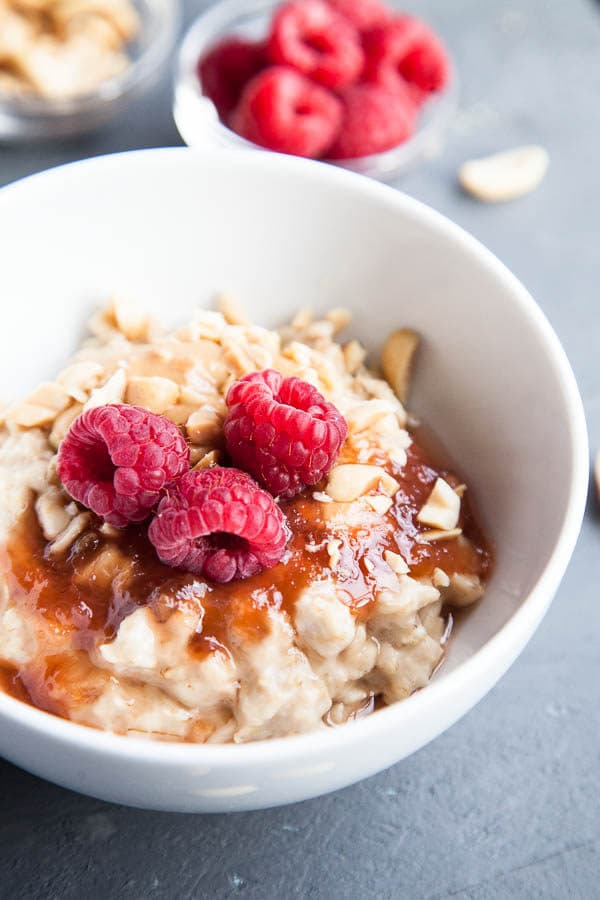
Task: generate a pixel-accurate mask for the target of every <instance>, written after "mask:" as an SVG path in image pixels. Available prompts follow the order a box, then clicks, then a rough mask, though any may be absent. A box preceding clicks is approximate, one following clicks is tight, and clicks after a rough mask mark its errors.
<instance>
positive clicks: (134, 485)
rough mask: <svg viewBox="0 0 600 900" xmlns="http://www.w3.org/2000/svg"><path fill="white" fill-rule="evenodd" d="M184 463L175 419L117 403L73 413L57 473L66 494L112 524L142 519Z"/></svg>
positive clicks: (184, 451)
mask: <svg viewBox="0 0 600 900" xmlns="http://www.w3.org/2000/svg"><path fill="white" fill-rule="evenodd" d="M189 465H190V452H189V448H188V446H187V444H186V442H185V440H184V438H183V436H182V435H181V432H180V431H179V429H178V428H177V426H176V425H174V424H173V423H172V422H170V421H169V420H168V419H165V418H164V416H158V415H156V413H152V412H150V411H149V410H147V409H142V408H141V407H139V406H124V405H121V404H117V403H115V404H109V405H107V406H97V407H95V408H94V409H89V410H88V411H87V412H84V413H82V414H81V415H80V416H78V417H77V418H76V419H75V421H74V422H73V424H72V425H71V427H70V428H69V430H68V432H67V434H66V435H65V438H64V440H63V441H62V443H61V445H60V449H59V451H58V476H59V478H60V480H61V481H62V483H63V484H64V486H65V489H66V490H67V491H68V492H69V494H70V495H71V497H73V498H74V499H75V500H77V501H78V502H79V503H82V504H83V505H84V506H87V507H88V509H91V510H92V512H95V513H96V515H98V516H102V518H103V519H104V520H105V521H106V522H108V523H109V524H110V525H115V526H116V527H117V528H122V527H123V526H124V525H127V524H128V522H141V521H142V520H143V519H145V518H146V517H147V516H148V514H149V513H150V511H151V510H152V509H153V508H154V507H155V506H156V504H157V503H158V500H159V498H160V493H161V491H162V490H163V488H165V487H167V486H168V485H169V484H170V483H171V482H172V481H173V479H175V478H178V477H179V475H181V474H182V473H183V472H185V471H186V469H188V468H189Z"/></svg>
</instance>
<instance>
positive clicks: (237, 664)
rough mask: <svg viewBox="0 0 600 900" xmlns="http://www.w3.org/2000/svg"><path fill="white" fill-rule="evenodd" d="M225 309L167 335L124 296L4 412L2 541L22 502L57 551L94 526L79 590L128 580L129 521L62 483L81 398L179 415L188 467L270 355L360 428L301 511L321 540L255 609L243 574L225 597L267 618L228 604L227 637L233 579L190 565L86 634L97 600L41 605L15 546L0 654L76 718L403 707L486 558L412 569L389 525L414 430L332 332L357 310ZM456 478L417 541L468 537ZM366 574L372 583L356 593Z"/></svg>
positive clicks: (163, 729)
mask: <svg viewBox="0 0 600 900" xmlns="http://www.w3.org/2000/svg"><path fill="white" fill-rule="evenodd" d="M221 310H222V312H207V311H200V312H198V313H197V314H196V315H195V316H194V317H193V318H192V320H191V322H190V323H189V324H188V325H186V326H185V327H183V328H180V329H178V330H176V331H175V332H174V333H162V332H161V330H160V329H159V328H158V327H157V326H156V325H155V324H154V323H153V322H152V321H151V320H150V319H149V318H148V317H147V316H146V315H144V314H141V313H140V312H138V311H137V310H136V308H134V307H133V306H130V305H129V304H128V303H126V302H123V301H121V300H118V299H117V300H115V301H114V302H112V303H111V304H110V305H109V307H108V308H107V309H106V310H104V311H103V312H102V313H100V314H98V315H97V316H96V317H95V318H94V320H93V321H92V323H91V333H92V337H91V338H90V339H89V340H88V341H87V342H86V343H85V344H84V345H83V347H82V349H81V350H80V351H79V352H78V353H77V354H76V355H75V357H74V358H73V359H72V360H71V361H70V363H69V365H68V366H67V367H66V368H65V369H64V370H63V371H62V372H61V373H60V374H59V375H58V377H57V378H56V379H55V380H54V381H53V382H49V383H47V384H44V385H42V386H41V387H40V388H38V389H37V390H36V391H34V392H33V394H32V395H31V396H30V397H28V398H27V399H26V400H25V401H23V402H20V403H18V404H16V405H13V406H12V407H10V408H8V409H6V410H5V411H4V414H3V425H2V426H1V427H2V431H1V432H0V489H1V491H2V496H3V502H2V505H0V543H1V544H3V545H5V546H6V545H7V542H9V539H10V536H11V535H14V533H15V527H16V523H17V521H18V520H19V517H20V516H21V514H22V513H23V511H24V510H25V509H26V508H29V510H30V515H31V517H32V520H33V521H34V522H35V520H36V519H37V523H36V528H37V527H38V525H39V528H40V529H41V531H42V532H43V539H44V541H45V542H47V546H46V548H45V554H46V556H47V558H48V560H49V561H50V563H49V564H54V563H56V564H61V565H62V564H66V563H65V560H68V559H69V554H73V553H76V552H77V548H78V546H80V545H81V546H83V544H82V543H81V542H82V541H87V542H88V544H89V542H90V535H92V538H93V541H95V544H94V546H95V547H96V548H97V549H96V550H94V553H93V554H92V555H91V556H89V555H88V556H87V557H86V558H85V559H86V562H85V565H84V566H83V567H79V568H78V569H76V577H75V581H77V583H78V584H79V590H80V595H81V596H84V597H85V591H86V590H87V589H89V590H90V591H93V590H96V587H97V586H98V584H101V583H102V580H103V579H104V580H105V581H106V580H109V581H110V579H114V578H115V576H118V577H120V578H127V575H128V565H129V560H128V558H127V554H126V553H125V552H124V551H123V549H122V547H121V545H120V544H119V541H118V533H117V532H115V530H114V529H111V528H107V527H106V526H104V527H103V528H102V527H100V523H98V521H97V520H94V519H93V517H92V516H91V515H90V514H89V513H88V512H87V511H85V510H83V509H82V508H80V507H79V506H78V505H77V504H76V503H74V502H73V501H72V500H71V499H70V498H69V497H68V496H66V494H65V493H64V492H63V490H62V488H61V486H60V484H59V482H58V481H57V478H56V474H55V453H56V450H57V447H58V446H59V443H60V441H61V439H62V438H63V436H64V435H65V433H66V431H67V429H68V427H69V425H70V423H71V422H72V421H73V419H74V418H75V417H76V416H77V415H78V414H79V413H80V412H81V411H82V410H84V409H87V408H89V407H91V406H93V405H97V404H102V403H111V402H130V403H135V404H137V405H142V406H146V407H148V408H150V409H152V410H153V411H155V412H158V413H162V414H163V415H165V416H167V417H168V418H170V419H171V420H172V421H174V422H176V423H177V424H178V425H180V426H181V427H182V428H183V429H184V433H185V434H186V436H187V438H188V440H189V442H190V446H191V455H192V463H193V464H194V465H196V464H197V465H212V464H214V463H215V462H218V460H219V458H220V454H221V441H222V430H221V425H222V420H223V416H224V414H225V402H224V396H225V394H226V392H227V389H228V387H229V386H230V385H231V384H232V382H233V381H235V380H236V379H238V378H239V377H240V376H242V375H244V374H247V373H248V372H252V371H254V370H257V369H263V368H266V367H273V368H277V369H279V370H280V371H281V372H282V373H283V374H284V375H292V374H293V375H297V376H299V377H301V378H303V379H306V380H307V381H310V382H311V383H313V384H314V385H315V386H316V387H317V388H318V389H319V390H320V391H321V392H322V393H323V394H324V395H325V397H326V398H327V399H328V400H330V401H332V402H333V403H335V404H336V406H337V407H338V408H339V409H340V411H341V412H342V413H343V415H344V416H345V417H346V419H347V422H348V426H349V436H348V439H347V442H346V444H345V446H344V448H343V450H342V454H341V456H340V458H339V459H338V461H337V465H336V467H335V468H334V469H333V470H332V472H331V473H330V475H329V478H328V479H327V483H324V484H321V485H319V486H318V489H315V490H314V491H312V492H309V493H308V494H307V496H306V498H304V499H302V501H301V503H300V505H296V506H295V507H294V510H295V512H294V515H298V516H299V515H300V512H301V513H302V515H303V516H304V520H303V521H305V523H306V521H309V522H310V521H311V520H312V519H314V520H315V521H318V522H319V523H320V526H319V527H320V531H318V534H317V537H318V541H317V537H314V535H313V536H312V537H311V536H307V537H302V538H301V540H300V541H296V544H295V545H294V547H295V549H294V547H292V550H291V551H290V560H289V561H288V560H286V558H284V561H283V562H282V563H280V564H279V566H277V567H276V568H275V569H274V570H271V572H272V573H273V579H274V581H273V583H272V584H271V583H270V582H269V578H268V576H269V573H268V572H267V573H263V576H267V577H266V578H264V577H263V580H262V581H260V583H258V582H257V583H256V584H253V583H252V580H251V581H250V582H248V583H247V584H248V589H249V590H252V591H253V592H254V593H253V595H252V602H251V603H250V600H249V599H247V598H244V597H243V594H242V593H240V591H242V590H244V589H245V588H243V587H240V586H243V585H244V584H246V583H243V582H240V583H238V586H237V588H236V593H235V594H232V595H231V596H230V595H225V594H223V597H224V598H225V604H224V606H223V608H227V609H229V607H228V606H227V603H229V604H230V607H231V609H234V611H238V612H239V610H240V609H241V608H242V607H244V609H245V606H244V604H246V605H248V604H250V606H251V608H252V611H253V615H256V616H257V617H258V618H257V619H256V622H258V623H259V625H260V627H258V626H256V627H255V625H254V620H252V622H253V625H252V628H250V630H249V629H248V628H247V627H245V625H244V622H245V621H246V619H245V618H244V616H245V615H246V612H247V610H246V609H245V612H244V615H241V614H240V615H237V612H236V614H235V615H234V614H232V615H231V616H230V617H229V620H228V621H229V625H228V629H227V631H225V632H224V631H223V630H222V629H221V631H219V633H218V634H217V633H216V632H215V633H212V632H211V631H210V621H212V620H211V619H210V616H209V613H208V607H207V598H208V597H209V596H210V597H211V598H212V600H211V602H212V601H214V602H218V601H219V600H220V599H222V598H220V595H219V592H220V591H221V590H223V591H225V588H223V589H221V587H220V586H219V585H212V586H211V585H206V584H205V583H203V582H201V581H198V580H197V579H196V580H194V579H193V578H192V577H191V576H187V581H186V582H185V584H183V582H182V584H183V586H180V587H179V588H178V590H177V591H176V592H175V593H173V592H172V591H171V594H170V595H169V598H168V602H167V600H166V599H165V597H164V596H162V595H161V588H160V585H159V587H158V588H156V587H155V588H154V589H153V593H152V596H151V597H149V598H148V602H147V603H141V604H140V603H138V604H129V605H127V604H124V605H122V606H121V607H120V608H119V610H117V614H115V610H114V609H113V611H112V614H113V619H112V630H108V631H107V629H106V628H98V629H95V630H94V629H92V630H90V631H85V630H82V626H81V618H82V616H83V617H84V618H85V615H87V613H86V612H85V608H84V607H85V603H84V604H83V606H82V607H81V609H78V616H77V617H75V616H71V617H70V616H69V615H62V616H58V615H54V616H53V615H50V614H48V611H47V610H46V612H45V614H44V611H43V610H42V611H41V612H40V609H39V608H38V606H39V602H38V605H37V606H36V603H35V602H32V599H31V592H30V594H29V596H28V595H27V592H25V591H23V589H17V587H16V581H15V577H14V574H11V571H10V563H9V562H7V561H6V558H5V559H4V561H3V571H4V575H2V576H1V583H0V586H1V589H2V593H1V595H0V664H1V665H2V666H4V667H5V669H6V670H7V671H10V672H13V673H14V672H16V673H19V677H20V679H21V681H22V683H23V684H24V685H25V687H26V689H27V691H28V692H29V699H30V700H31V702H34V703H36V704H37V705H41V706H43V707H45V708H47V709H50V710H51V711H53V712H57V713H58V714H60V715H63V716H66V717H68V718H70V719H72V720H74V721H77V722H81V723H85V724H87V725H91V726H95V727H98V728H102V729H107V730H111V731H115V732H119V733H129V734H143V735H146V736H149V737H155V738H160V739H170V740H188V741H198V742H204V741H207V742H229V741H234V742H244V741H251V740H259V739H264V738H270V737H277V736H283V735H287V734H292V733H298V732H305V731H309V730H312V729H317V728H325V727H327V726H331V725H338V724H341V723H344V722H346V721H347V720H348V719H349V718H354V717H356V716H360V715H361V714H364V713H365V712H369V711H370V710H371V709H372V708H373V705H374V701H375V698H380V699H381V700H382V701H383V702H385V703H392V702H395V701H398V700H402V699H403V698H405V697H407V696H408V695H410V694H411V693H412V692H413V691H415V690H417V689H418V688H421V687H423V686H424V685H426V684H427V682H428V681H429V679H430V678H431V675H432V673H433V671H434V670H435V668H436V667H437V665H438V664H439V663H440V661H441V659H442V656H443V653H444V642H445V635H446V630H447V619H446V616H443V615H442V606H443V604H446V605H454V606H466V605H469V604H471V603H473V602H474V601H475V600H477V599H478V598H479V597H480V596H481V593H482V582H481V580H480V578H479V576H478V574H477V573H476V572H474V571H453V572H450V573H449V572H446V571H445V570H444V568H443V566H442V565H437V566H435V567H433V568H431V566H430V568H429V570H428V571H427V572H424V570H423V569H422V567H421V569H420V570H419V572H418V573H416V574H415V573H414V572H412V570H411V565H410V561H407V559H406V558H405V556H403V554H402V552H401V547H400V546H399V543H398V541H396V540H395V538H394V535H397V533H398V520H397V518H394V517H393V515H392V513H393V505H394V503H395V502H396V500H397V496H396V495H397V492H398V491H399V490H400V486H401V481H402V473H403V468H404V467H405V465H406V461H407V451H408V450H409V448H410V446H411V437H410V435H409V433H408V431H407V430H406V413H405V410H404V408H403V406H402V405H401V403H400V402H399V400H398V399H397V398H396V396H395V395H394V393H393V392H392V391H391V389H390V388H389V387H388V385H387V384H386V383H385V382H384V381H383V380H380V379H379V378H377V377H375V376H374V375H373V374H372V373H371V372H370V371H369V370H368V369H366V368H365V366H364V355H365V354H364V351H363V349H362V348H361V346H360V345H359V344H358V343H357V342H356V341H351V342H350V343H347V344H344V345H341V344H339V343H337V342H336V341H335V334H336V332H337V331H338V330H340V329H341V328H343V327H344V326H345V325H346V324H347V322H348V316H347V315H346V314H345V313H344V312H343V311H341V310H334V311H332V312H331V313H330V314H329V315H328V316H326V317H325V318H324V319H323V320H320V321H315V320H314V319H313V318H312V316H311V315H310V314H308V313H304V312H302V313H300V314H299V315H298V316H297V317H296V319H295V320H294V321H293V322H292V324H291V325H290V326H288V327H285V328H283V329H281V331H279V332H277V331H269V330H265V329H264V328H260V327H258V326H255V325H252V324H249V323H248V322H247V321H246V320H245V318H244V316H243V315H242V314H241V313H240V312H239V310H238V309H237V308H236V307H235V306H234V304H233V303H232V302H231V301H228V300H225V301H223V303H222V305H221ZM463 489H464V486H461V487H460V488H459V487H457V489H456V491H455V490H454V488H453V487H452V486H451V485H449V484H448V482H447V481H446V480H445V479H444V478H442V477H440V478H437V480H436V481H435V484H434V485H433V486H432V489H431V491H430V492H429V498H428V500H427V502H426V503H424V504H423V507H422V509H421V512H420V519H419V523H420V524H419V525H418V527H419V528H420V529H422V533H421V537H420V538H419V540H420V547H421V548H422V547H429V546H434V544H435V542H439V541H441V542H446V544H445V545H446V546H447V547H449V546H450V545H451V542H454V544H455V545H456V546H457V548H458V549H460V551H461V552H463V551H464V552H466V551H468V550H469V549H470V548H469V546H468V545H469V540H468V539H467V537H465V535H464V534H462V533H461V528H460V522H459V517H460V515H461V502H462V501H461V497H462V494H463ZM32 504H33V505H32ZM32 511H33V512H32ZM299 511H300V512H299ZM290 515H291V513H290ZM311 517H312V519H311ZM21 520H22V517H21ZM290 521H291V522H292V527H293V520H292V519H291V520H290ZM316 533H317V532H315V534H316ZM306 534H307V535H308V534H309V532H306ZM311 534H312V532H311ZM88 544H86V545H85V546H88ZM435 546H438V547H439V546H440V544H435ZM361 554H363V555H362V557H361ZM4 557H6V553H5V554H4ZM303 560H308V561H309V562H311V561H312V563H311V564H312V568H311V569H310V576H309V577H308V576H307V577H306V578H305V579H304V581H303V582H302V584H301V585H300V586H299V587H298V586H297V588H296V590H295V592H294V595H293V598H292V599H289V598H288V602H285V598H284V600H283V601H282V599H281V595H282V591H283V589H281V588H280V587H278V585H279V586H281V585H282V584H285V582H286V565H287V566H288V567H289V571H290V573H291V572H292V570H293V571H294V572H295V573H296V575H297V573H298V572H299V571H301V570H302V571H303V569H302V566H301V563H302V565H304V563H303V562H302V561H303ZM294 566H295V569H294V568H293V567H294ZM171 571H172V570H171ZM353 572H354V573H355V575H353ZM294 577H296V576H292V575H291V574H290V576H289V580H290V582H291V581H293V578H294ZM356 578H358V579H359V580H360V582H361V584H362V588H361V591H362V594H361V591H357V590H354V589H353V579H354V580H356ZM31 591H35V585H34V586H33V587H32V588H31ZM284 593H285V592H284ZM228 598H229V599H228ZM240 598H241V599H240ZM34 599H35V598H34ZM212 608H213V610H214V604H213V607H212ZM82 610H83V612H82ZM236 615H237V617H236ZM209 620H210V621H209ZM74 623H75V624H74ZM102 624H103V625H104V624H105V623H102ZM82 635H84V637H82ZM224 635H225V636H224ZM199 641H200V643H201V644H202V652H198V646H199ZM202 642H203V643H202ZM57 660H58V661H60V665H59V664H58V663H57V662H56V661H57ZM52 666H54V667H55V668H56V667H57V666H58V668H57V669H56V671H57V672H58V675H56V673H55V674H54V675H51V674H50V673H51V669H52ZM52 671H53V672H54V669H52ZM49 685H50V687H49Z"/></svg>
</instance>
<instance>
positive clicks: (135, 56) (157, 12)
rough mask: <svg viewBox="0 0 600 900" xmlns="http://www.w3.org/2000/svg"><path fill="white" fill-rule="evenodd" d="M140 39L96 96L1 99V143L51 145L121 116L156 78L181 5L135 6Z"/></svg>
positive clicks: (146, 1)
mask: <svg viewBox="0 0 600 900" xmlns="http://www.w3.org/2000/svg"><path fill="white" fill-rule="evenodd" d="M134 5H135V7H136V10H137V12H138V15H139V18H140V33H139V35H138V36H137V38H136V39H135V41H133V42H132V44H131V45H130V46H129V47H128V49H127V52H128V55H129V58H130V65H129V66H128V67H127V68H126V69H125V70H124V71H123V72H122V73H120V74H119V75H117V76H116V77H115V78H111V79H108V80H107V81H104V82H103V83H102V84H101V85H100V86H99V87H98V88H97V90H95V91H93V92H92V93H89V94H82V95H81V96H78V97H69V98H68V99H64V100H62V99H61V100H48V99H46V98H44V97H36V96H20V97H12V96H9V95H6V94H2V93H0V141H4V142H12V141H35V140H51V139H53V138H62V137H67V136H72V135H78V134H83V133H85V132H88V131H92V130H93V129H95V128H97V127H99V126H100V125H103V124H104V123H105V122H108V121H109V120H110V119H112V118H113V117H115V116H116V115H118V114H119V113H121V112H122V111H123V110H124V109H125V108H126V107H127V105H128V104H129V102H130V101H131V99H132V98H134V97H136V96H138V95H139V94H141V93H143V92H144V91H145V90H146V89H147V88H148V87H150V86H151V85H152V84H153V83H154V81H155V80H156V79H157V78H158V76H159V74H160V72H161V69H162V68H163V66H164V64H165V62H166V60H167V59H168V57H169V54H170V53H171V51H172V49H173V46H174V44H175V40H176V37H177V34H178V31H179V23H180V15H181V12H180V4H179V0H134Z"/></svg>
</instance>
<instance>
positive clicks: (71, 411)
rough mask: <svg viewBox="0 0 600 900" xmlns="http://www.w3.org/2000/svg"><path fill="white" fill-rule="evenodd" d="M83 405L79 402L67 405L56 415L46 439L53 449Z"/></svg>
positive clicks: (56, 447)
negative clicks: (67, 406) (66, 407)
mask: <svg viewBox="0 0 600 900" xmlns="http://www.w3.org/2000/svg"><path fill="white" fill-rule="evenodd" d="M82 409H83V406H82V405H81V403H74V404H73V405H72V406H69V408H68V409H65V411H64V412H61V413H59V414H58V415H57V417H56V418H55V420H54V423H53V425H52V430H51V431H50V434H49V436H48V441H49V442H50V446H51V447H53V448H54V449H55V450H57V449H58V445H59V444H60V442H61V441H62V439H63V438H64V436H65V434H66V433H67V431H68V430H69V428H70V427H71V424H72V423H73V422H74V421H75V419H76V418H77V416H78V415H79V413H80V412H81V410H82Z"/></svg>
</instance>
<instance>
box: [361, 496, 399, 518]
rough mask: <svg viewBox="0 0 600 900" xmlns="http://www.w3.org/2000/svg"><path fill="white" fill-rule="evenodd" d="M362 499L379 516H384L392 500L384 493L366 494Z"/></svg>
mask: <svg viewBox="0 0 600 900" xmlns="http://www.w3.org/2000/svg"><path fill="white" fill-rule="evenodd" d="M363 501H364V502H365V503H366V504H367V506H370V507H371V509H372V510H373V512H376V513H377V515H379V516H385V514H386V513H387V512H389V510H390V508H391V506H392V504H393V502H394V501H393V500H392V498H391V497H386V496H385V495H384V494H367V496H366V497H363Z"/></svg>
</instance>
